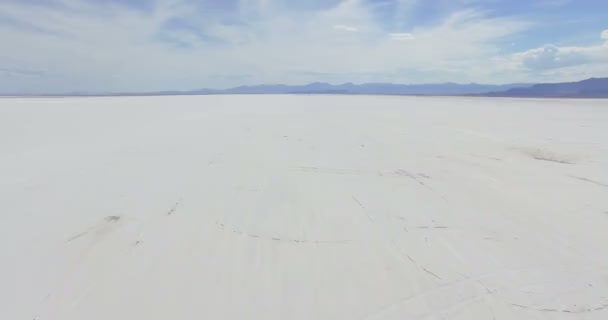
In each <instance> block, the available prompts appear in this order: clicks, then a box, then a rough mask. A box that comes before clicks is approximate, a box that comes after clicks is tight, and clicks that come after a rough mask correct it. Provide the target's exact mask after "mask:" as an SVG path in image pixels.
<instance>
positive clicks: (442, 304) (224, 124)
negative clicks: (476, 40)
mask: <svg viewBox="0 0 608 320" xmlns="http://www.w3.org/2000/svg"><path fill="white" fill-rule="evenodd" d="M0 205H1V207H0V284H1V285H0V319H7V320H8V319H15V320H17V319H25V320H32V319H35V320H83V319H87V320H107V319H116V320H122V319H124V320H136V319H146V320H166V319H175V320H178V319H264V320H275V319H277V320H279V319H280V320H291V319H298V320H299V319H302V320H311V319H315V320H324V319H332V320H333V319H339V320H366V319H369V320H371V319H391V320H393V319H394V320H397V319H399V320H402V319H429V320H431V319H433V320H435V319H436V320H439V319H446V320H448V319H449V320H455V319H456V320H457V319H461V320H493V319H494V320H525V319H539V320H540V319H543V320H546V319H586V320H593V319H597V320H604V319H608V100H574V99H573V100H558V99H547V100H540V99H539V100H534V99H495V98H450V97H441V98H439V97H438V98H424V97H393V96H385V97H382V96H322V95H320V96H297V95H292V96H290V95H277V96H245V95H243V96H179V97H168V96H166V97H103V98H3V99H0Z"/></svg>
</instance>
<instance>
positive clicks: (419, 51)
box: [0, 0, 608, 93]
mask: <svg viewBox="0 0 608 320" xmlns="http://www.w3.org/2000/svg"><path fill="white" fill-rule="evenodd" d="M607 12H608V1H606V0H537V1H534V0H308V1H305V0H300V1H295V0H0V93H60V92H83V91H86V92H108V91H114V92H116V91H121V92H124V91H159V90H190V89H198V88H227V87H233V86H239V85H252V84H263V83H284V84H304V83H309V82H316V81H319V82H329V83H344V82H354V83H367V82H391V83H406V84H410V83H411V84H420V83H443V82H457V83H470V82H476V83H488V84H503V83H535V82H559V81H572V80H581V79H585V78H590V77H606V76H608V18H607V17H608V16H607Z"/></svg>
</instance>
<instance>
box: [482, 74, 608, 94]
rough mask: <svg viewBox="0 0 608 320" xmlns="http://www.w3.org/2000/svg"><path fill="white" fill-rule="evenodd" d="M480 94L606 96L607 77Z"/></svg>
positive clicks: (607, 87)
mask: <svg viewBox="0 0 608 320" xmlns="http://www.w3.org/2000/svg"><path fill="white" fill-rule="evenodd" d="M481 95H482V96H489V97H530V98H532V97H539V98H608V78H591V79H587V80H583V81H577V82H563V83H543V84H536V85H533V86H529V87H521V88H512V89H509V90H506V91H499V92H490V93H486V94H481Z"/></svg>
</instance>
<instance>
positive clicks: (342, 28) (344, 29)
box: [334, 24, 359, 32]
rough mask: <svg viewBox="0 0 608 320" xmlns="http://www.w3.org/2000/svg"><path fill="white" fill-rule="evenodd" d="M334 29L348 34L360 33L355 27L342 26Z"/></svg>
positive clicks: (336, 26)
mask: <svg viewBox="0 0 608 320" xmlns="http://www.w3.org/2000/svg"><path fill="white" fill-rule="evenodd" d="M334 29H336V30H340V31H346V32H357V31H359V29H357V28H355V27H351V26H345V25H342V24H339V25H335V26H334Z"/></svg>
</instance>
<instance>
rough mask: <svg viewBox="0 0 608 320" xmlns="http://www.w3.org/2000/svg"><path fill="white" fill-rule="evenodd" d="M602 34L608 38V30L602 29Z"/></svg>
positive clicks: (605, 38) (603, 37)
mask: <svg viewBox="0 0 608 320" xmlns="http://www.w3.org/2000/svg"><path fill="white" fill-rule="evenodd" d="M600 36H601V38H602V39H604V40H608V30H604V31H602V34H601V35H600Z"/></svg>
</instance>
